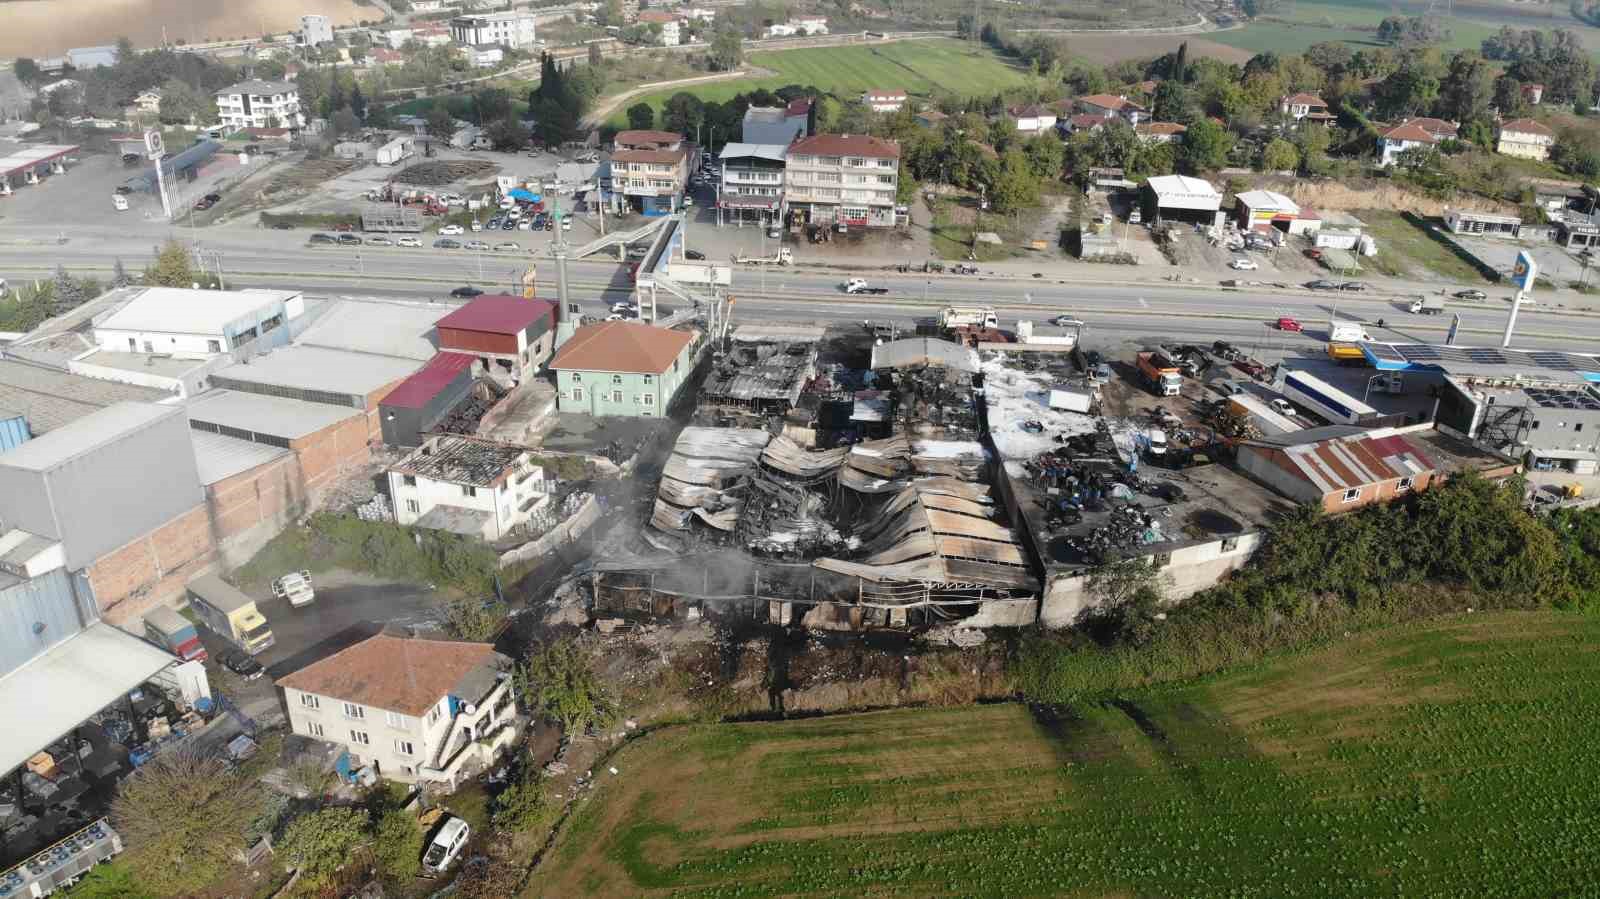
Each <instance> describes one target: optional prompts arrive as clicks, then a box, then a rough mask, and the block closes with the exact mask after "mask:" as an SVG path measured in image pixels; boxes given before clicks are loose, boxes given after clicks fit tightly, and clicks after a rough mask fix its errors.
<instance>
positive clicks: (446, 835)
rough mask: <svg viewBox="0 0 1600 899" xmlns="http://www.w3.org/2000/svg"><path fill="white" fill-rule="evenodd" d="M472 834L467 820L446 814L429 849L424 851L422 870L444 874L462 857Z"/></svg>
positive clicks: (429, 842) (429, 844)
mask: <svg viewBox="0 0 1600 899" xmlns="http://www.w3.org/2000/svg"><path fill="white" fill-rule="evenodd" d="M471 836H472V828H471V827H469V826H467V822H465V821H463V820H461V819H460V818H457V817H456V816H455V815H447V816H445V820H444V823H443V824H441V825H439V829H438V831H436V832H435V833H434V835H433V839H432V840H430V841H428V848H427V850H426V851H424V852H423V853H422V870H423V871H425V872H427V873H428V874H443V873H444V871H445V869H446V868H449V867H450V865H451V864H452V863H454V862H455V860H456V859H458V858H460V857H461V853H462V851H463V850H465V849H466V848H467V840H468V839H469V838H470V837H471Z"/></svg>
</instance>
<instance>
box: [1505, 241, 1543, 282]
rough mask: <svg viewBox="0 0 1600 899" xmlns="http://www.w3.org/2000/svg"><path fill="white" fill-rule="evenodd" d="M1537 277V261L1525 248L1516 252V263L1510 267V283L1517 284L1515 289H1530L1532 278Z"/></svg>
mask: <svg viewBox="0 0 1600 899" xmlns="http://www.w3.org/2000/svg"><path fill="white" fill-rule="evenodd" d="M1537 277H1539V263H1537V262H1535V261H1534V259H1533V256H1531V255H1529V253H1528V251H1527V250H1523V251H1521V252H1519V253H1518V254H1517V264H1516V265H1514V266H1512V268H1511V283H1512V284H1515V285H1517V290H1532V289H1533V282H1534V279H1535V278H1537Z"/></svg>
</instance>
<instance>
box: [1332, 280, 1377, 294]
mask: <svg viewBox="0 0 1600 899" xmlns="http://www.w3.org/2000/svg"><path fill="white" fill-rule="evenodd" d="M1369 286H1371V285H1369V284H1367V282H1365V281H1346V282H1344V283H1343V284H1340V285H1339V289H1340V290H1354V291H1356V292H1358V293H1359V292H1361V291H1363V290H1366V289H1367V288H1368V287H1369Z"/></svg>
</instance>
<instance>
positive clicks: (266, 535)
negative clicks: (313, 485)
mask: <svg viewBox="0 0 1600 899" xmlns="http://www.w3.org/2000/svg"><path fill="white" fill-rule="evenodd" d="M206 504H207V508H208V510H209V514H210V517H211V529H212V532H213V533H215V534H216V538H217V548H218V551H219V552H220V554H221V559H220V561H221V563H222V564H223V565H224V566H226V567H229V568H232V567H235V566H238V565H242V564H244V563H245V562H246V561H247V560H249V558H250V557H251V556H253V555H255V554H256V553H257V552H258V551H260V549H261V547H263V546H265V545H266V544H267V541H269V540H271V539H272V538H273V537H276V536H278V534H280V533H282V531H283V529H284V528H285V527H287V526H288V525H289V524H290V523H291V522H293V521H294V520H295V518H297V517H298V516H299V515H301V514H302V513H303V512H304V511H305V510H306V509H307V508H308V507H309V502H308V496H307V492H306V485H305V476H304V474H303V473H302V472H301V467H300V459H299V457H298V456H295V455H293V454H290V455H287V456H284V457H282V458H280V459H276V460H274V461H272V462H268V463H267V464H265V465H258V466H256V467H255V468H252V469H250V470H248V471H243V472H240V473H239V474H236V475H234V476H232V477H230V478H226V479H224V480H221V481H218V482H217V483H215V484H212V485H211V486H209V487H207V488H206Z"/></svg>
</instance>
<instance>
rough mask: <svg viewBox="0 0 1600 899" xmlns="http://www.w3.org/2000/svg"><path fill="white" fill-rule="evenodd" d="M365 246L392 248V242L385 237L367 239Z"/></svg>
mask: <svg viewBox="0 0 1600 899" xmlns="http://www.w3.org/2000/svg"><path fill="white" fill-rule="evenodd" d="M367 244H368V245H369V246H374V247H392V246H394V241H392V240H390V239H389V238H387V237H369V238H367Z"/></svg>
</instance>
